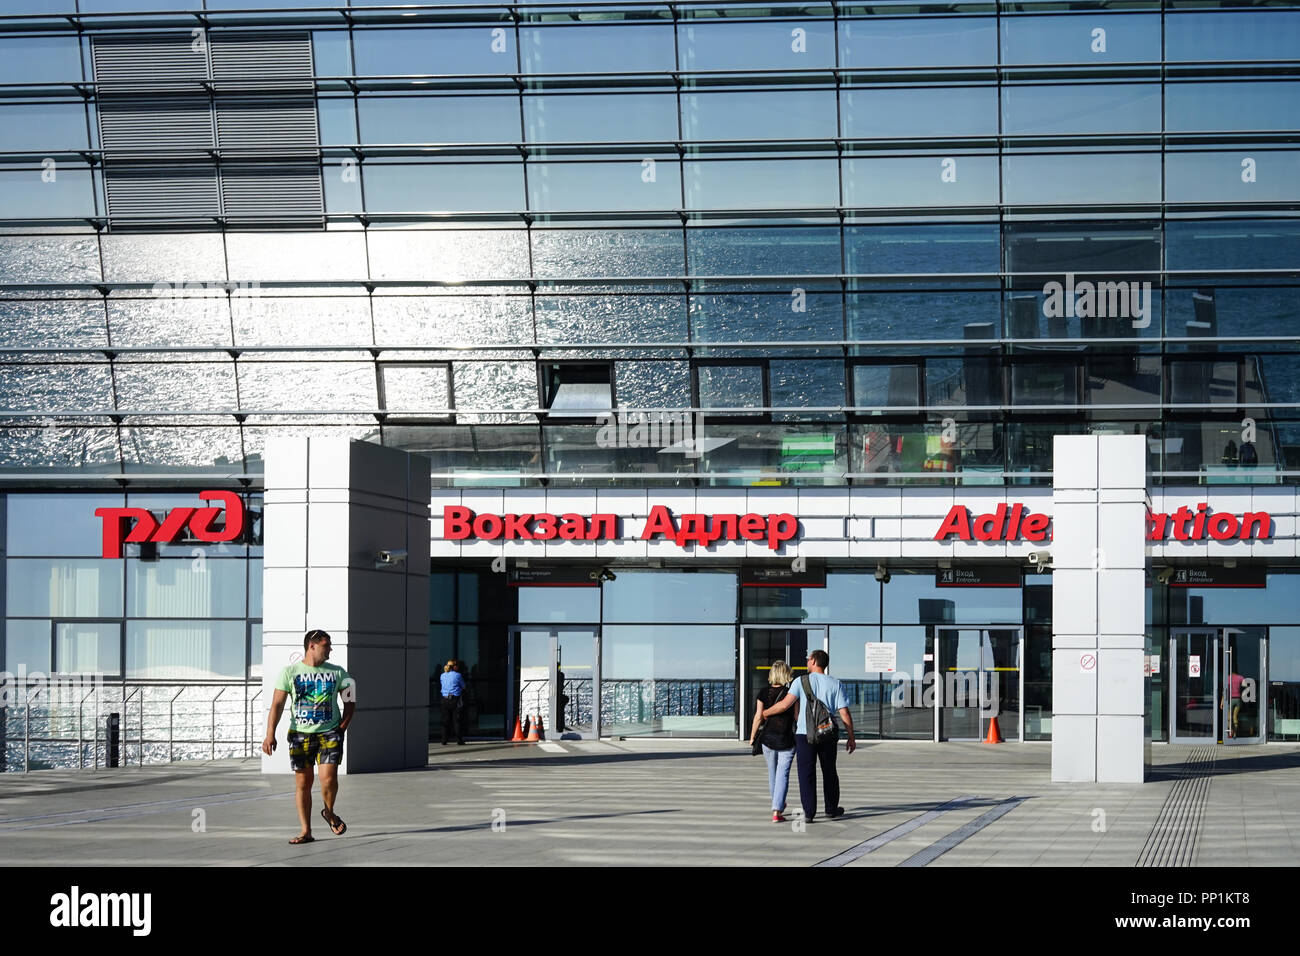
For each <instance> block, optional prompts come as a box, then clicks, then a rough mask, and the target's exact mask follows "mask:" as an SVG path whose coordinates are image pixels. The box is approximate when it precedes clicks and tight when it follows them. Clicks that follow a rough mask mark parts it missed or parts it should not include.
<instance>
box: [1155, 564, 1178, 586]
mask: <svg viewBox="0 0 1300 956" xmlns="http://www.w3.org/2000/svg"><path fill="white" fill-rule="evenodd" d="M1173 579H1174V569H1173V568H1172V567H1170V568H1161V569H1160V571H1159V573H1157V574H1156V580H1157V581H1159V582H1160V583H1161V584H1168V583H1169V582H1170V581H1172V580H1173Z"/></svg>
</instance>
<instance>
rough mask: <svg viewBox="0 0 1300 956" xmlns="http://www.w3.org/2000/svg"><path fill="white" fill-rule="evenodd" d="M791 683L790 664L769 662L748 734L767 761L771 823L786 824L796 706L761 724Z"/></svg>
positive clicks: (751, 741) (796, 713)
mask: <svg viewBox="0 0 1300 956" xmlns="http://www.w3.org/2000/svg"><path fill="white" fill-rule="evenodd" d="M793 680H794V672H793V671H792V670H790V665H789V664H787V663H786V662H785V661H773V662H772V670H771V672H770V673H769V674H768V678H767V685H768V686H766V687H764V688H763V689H762V690H761V691H759V694H758V708H757V713H755V714H754V726H753V728H752V729H751V730H750V732H749V742H750V743H751V744H752V743H753V742H754V741H755V740H756V739H760V740H762V743H763V756H764V757H765V758H766V759H767V785H768V789H770V790H771V791H772V822H773V823H784V822H785V815H784V813H783V811H784V810H785V794H786V790H787V789H789V786H790V764H791V762H792V761H793V760H794V725H795V720H796V719H797V717H798V711H799V705H798V704H795V706H794V707H791V708H790V709H789V710H787V711H785V712H784V713H781V714H777V715H775V716H773V717H769V718H768V719H767V722H766V723H764V722H763V711H764V709H765V708H768V707H771V706H772V705H773V704H775V703H777V702H778V701H779V700H781V698H783V697H785V695H786V694H787V693H789V690H790V683H791V681H793ZM760 724H761V725H762V731H761V733H762V736H761V737H760V736H759V734H760V730H759V725H760Z"/></svg>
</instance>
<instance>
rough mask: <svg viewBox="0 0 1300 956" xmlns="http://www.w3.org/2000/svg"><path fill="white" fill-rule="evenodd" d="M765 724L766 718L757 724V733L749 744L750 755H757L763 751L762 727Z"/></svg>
mask: <svg viewBox="0 0 1300 956" xmlns="http://www.w3.org/2000/svg"><path fill="white" fill-rule="evenodd" d="M766 726H767V721H766V720H765V721H763V722H762V723H761V724H759V725H758V733H756V734H755V735H754V742H753V743H751V744H750V745H749V753H750V756H752V757H757V756H758V755H759V754H761V753H762V752H763V728H764V727H766Z"/></svg>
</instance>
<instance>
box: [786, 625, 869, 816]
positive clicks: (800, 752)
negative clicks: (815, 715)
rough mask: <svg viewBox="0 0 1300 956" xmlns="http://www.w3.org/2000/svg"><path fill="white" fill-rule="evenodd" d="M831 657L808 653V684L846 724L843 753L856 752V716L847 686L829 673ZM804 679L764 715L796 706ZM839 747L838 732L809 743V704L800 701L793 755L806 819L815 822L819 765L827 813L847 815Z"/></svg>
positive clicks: (828, 708)
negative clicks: (837, 763)
mask: <svg viewBox="0 0 1300 956" xmlns="http://www.w3.org/2000/svg"><path fill="white" fill-rule="evenodd" d="M830 663H831V658H830V655H829V654H827V653H826V652H825V651H823V650H820V649H818V650H815V651H811V652H810V653H809V654H808V683H809V685H810V686H811V687H812V692H813V696H814V697H816V698H817V699H818V700H820V701H821V702H822V705H823V706H824V707H825V708H826V709H827V710H828V711H830V712H831V713H832V714H833V713H835V712H836V711H837V710H838V711H839V714H840V720H841V721H842V722H843V723H844V730H845V733H846V734H847V735H848V739H847V740H845V742H844V752H845V753H850V754H851V753H853V751H854V750H856V749H857V743H856V741H854V739H853V715H852V714H850V713H849V695H848V694H847V693H845V691H844V686H843V685H842V684H841V683H840V682H839V681H837V680H836V679H835V678H834V677H831V676H830V675H829V674H827V673H826V668H827V667H829V666H830ZM803 700H804V692H803V680H802V678H800V679H797V680H795V682H794V683H793V684H791V685H790V693H788V694H786V695H785V697H784V698H783V699H782V700H781V701H780V703H778V704H775V705H773V706H772V707H768V708H765V709H764V711H763V715H764V716H767V715H769V714H779V713H781V712H782V711H784V710H787V709H789V708H790V707H793V706H794V703H795V701H801V702H802V701H803ZM838 746H839V737H838V735H836V736H834V737H831V738H829V739H828V740H824V741H822V742H821V743H819V744H812V743H809V742H808V707H807V706H806V705H804V704H802V703H801V705H800V707H799V719H798V721H797V722H796V724H795V728H794V755H795V760H796V761H797V762H798V765H799V802H800V803H801V804H803V815H804V819H805V820H808V821H810V822H811V821H812V820H813V818H814V817H816V816H817V765H818V764H821V768H822V792H823V793H824V794H825V796H826V815H827V816H828V817H830V818H831V819H832V820H834V819H835V818H836V817H841V816H843V815H844V808H843V807H842V806H840V776H839V774H838V773H837V772H836V770H835V753H836V750H837V749H838Z"/></svg>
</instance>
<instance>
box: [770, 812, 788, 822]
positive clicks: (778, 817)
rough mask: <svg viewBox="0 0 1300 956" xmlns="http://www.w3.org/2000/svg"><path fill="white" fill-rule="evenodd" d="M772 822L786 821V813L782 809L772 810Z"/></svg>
mask: <svg viewBox="0 0 1300 956" xmlns="http://www.w3.org/2000/svg"><path fill="white" fill-rule="evenodd" d="M772 822H773V823H785V815H784V814H783V813H782V812H781V811H780V810H773V811H772Z"/></svg>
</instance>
